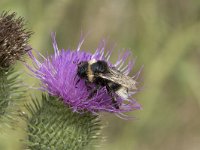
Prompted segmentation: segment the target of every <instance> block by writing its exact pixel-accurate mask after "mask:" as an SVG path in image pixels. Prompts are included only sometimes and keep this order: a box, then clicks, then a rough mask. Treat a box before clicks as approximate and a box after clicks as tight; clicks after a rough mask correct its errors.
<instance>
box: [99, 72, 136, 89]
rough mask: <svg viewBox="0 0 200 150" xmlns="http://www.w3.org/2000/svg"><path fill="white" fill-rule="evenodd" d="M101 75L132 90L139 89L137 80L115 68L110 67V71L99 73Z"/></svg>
mask: <svg viewBox="0 0 200 150" xmlns="http://www.w3.org/2000/svg"><path fill="white" fill-rule="evenodd" d="M99 77H101V78H103V79H107V80H110V81H113V82H115V83H118V84H120V85H122V86H123V87H126V88H128V89H131V90H134V89H137V88H136V85H135V84H136V81H135V80H133V79H132V78H131V77H129V76H126V75H124V74H123V73H121V72H120V71H119V70H117V69H115V68H109V73H105V74H99Z"/></svg>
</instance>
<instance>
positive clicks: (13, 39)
mask: <svg viewBox="0 0 200 150" xmlns="http://www.w3.org/2000/svg"><path fill="white" fill-rule="evenodd" d="M31 34H32V32H31V31H28V30H27V29H26V28H24V19H23V18H22V17H19V18H16V13H11V14H9V13H8V12H2V13H1V15H0V67H1V68H7V67H9V66H10V65H11V64H13V63H14V62H15V61H16V60H20V59H21V58H22V56H23V55H24V54H25V53H27V52H28V51H29V50H30V49H31V48H30V47H29V46H28V44H27V43H28V39H29V38H30V36H31Z"/></svg>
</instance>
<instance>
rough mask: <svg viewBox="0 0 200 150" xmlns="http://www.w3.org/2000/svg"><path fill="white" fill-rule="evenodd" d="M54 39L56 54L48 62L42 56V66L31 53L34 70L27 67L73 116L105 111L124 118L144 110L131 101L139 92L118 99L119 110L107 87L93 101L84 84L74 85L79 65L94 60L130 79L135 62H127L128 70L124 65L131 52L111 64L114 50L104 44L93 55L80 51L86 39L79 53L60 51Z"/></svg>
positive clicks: (76, 51)
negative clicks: (102, 62) (107, 49)
mask: <svg viewBox="0 0 200 150" xmlns="http://www.w3.org/2000/svg"><path fill="white" fill-rule="evenodd" d="M52 39H53V47H54V54H53V55H51V56H49V57H47V58H45V57H44V56H42V55H41V54H39V55H40V56H41V57H42V58H43V59H44V60H43V61H42V62H40V61H39V60H37V59H36V58H35V57H34V56H33V54H32V53H29V54H30V57H31V59H32V61H33V65H34V67H33V68H32V67H30V66H28V67H29V69H30V70H31V71H32V72H33V73H34V75H35V77H37V78H38V79H39V80H40V81H41V89H42V90H44V91H47V92H48V93H49V94H50V95H53V96H56V97H59V98H60V99H61V100H62V101H63V102H64V103H65V104H66V105H68V106H69V107H71V108H72V110H73V111H74V112H84V111H89V112H92V113H97V112H102V111H103V112H111V113H115V114H116V115H118V116H120V117H125V115H124V112H129V111H132V110H135V109H140V108H141V107H140V105H139V104H138V103H137V102H136V101H135V99H134V98H131V96H132V95H133V94H135V93H136V92H137V90H135V91H132V92H130V95H129V98H128V99H122V98H120V97H118V98H117V104H118V105H119V106H120V108H116V107H115V106H114V105H113V103H112V97H111V96H110V95H109V94H108V91H107V89H106V87H102V88H101V89H100V90H98V91H97V93H96V94H95V95H94V96H93V97H92V98H90V99H88V96H89V94H90V91H88V89H87V87H86V85H85V82H84V81H83V80H81V81H80V82H79V84H77V85H76V81H75V77H76V75H77V62H80V61H89V60H91V59H96V60H104V61H106V62H107V63H108V64H109V65H110V66H114V67H116V68H118V69H119V70H120V71H122V72H123V73H124V74H126V75H128V74H129V73H130V72H131V70H132V68H133V66H134V61H130V62H128V64H127V65H126V66H124V65H123V64H124V63H125V62H126V60H127V58H128V56H129V55H130V54H131V52H130V51H126V52H124V53H123V54H122V55H121V56H120V57H119V59H118V60H117V62H116V63H115V64H112V63H111V62H109V58H110V56H111V54H112V50H109V51H107V53H106V51H105V44H104V43H102V44H100V45H99V47H98V48H97V49H96V52H95V53H94V54H92V53H90V52H86V51H84V50H80V49H81V45H82V43H83V41H84V40H83V39H82V40H81V41H80V43H79V45H78V48H77V49H76V50H70V49H68V50H64V49H62V50H59V49H58V46H57V43H56V40H55V35H54V34H52ZM105 53H106V54H105ZM104 54H105V55H104ZM123 66H124V67H123ZM138 75H139V73H138V74H136V75H135V76H133V78H135V79H136V78H137V76H138Z"/></svg>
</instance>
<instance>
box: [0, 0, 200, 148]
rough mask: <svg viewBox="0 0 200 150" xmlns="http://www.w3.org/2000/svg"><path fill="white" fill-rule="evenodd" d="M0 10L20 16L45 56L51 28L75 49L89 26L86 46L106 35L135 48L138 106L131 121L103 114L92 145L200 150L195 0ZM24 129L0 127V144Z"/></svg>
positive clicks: (199, 17)
mask: <svg viewBox="0 0 200 150" xmlns="http://www.w3.org/2000/svg"><path fill="white" fill-rule="evenodd" d="M0 10H1V11H2V10H10V12H13V11H15V12H17V13H18V16H19V15H21V16H23V17H25V19H26V20H27V25H28V27H29V28H30V29H31V30H33V31H34V32H35V33H34V35H33V36H32V38H31V41H30V43H31V45H32V46H33V47H34V48H35V49H37V50H39V51H41V52H42V53H43V54H44V55H45V54H47V51H48V53H52V45H51V39H50V33H51V32H52V31H55V32H56V33H57V41H58V45H59V47H60V48H76V46H77V43H78V41H79V37H80V34H81V32H84V33H87V32H90V35H89V36H88V37H87V39H86V42H85V44H84V45H83V48H84V49H89V50H94V49H95V48H96V46H97V45H98V42H99V41H100V40H101V39H102V38H108V39H109V41H111V42H113V41H114V42H116V43H117V49H119V48H130V49H132V50H133V53H134V55H135V56H137V63H136V67H135V69H134V71H137V69H138V68H139V67H140V66H141V65H143V64H144V66H145V69H144V71H143V73H142V77H143V82H144V90H143V91H142V92H140V93H138V94H137V96H136V98H137V99H138V101H139V103H141V104H142V106H143V110H141V111H135V112H132V113H131V115H134V116H136V117H137V120H135V121H124V120H121V119H119V118H117V117H115V116H113V115H110V114H104V116H103V117H102V118H103V122H104V124H105V127H104V129H103V134H104V135H105V141H104V142H102V144H100V146H99V148H97V149H98V150H199V149H200V117H199V115H200V81H199V79H200V78H199V74H200V65H199V64H200V60H199V58H200V1H199V0H109V1H108V0H101V1H100V0H99V1H97V0H84V1H83V0H76V1H75V0H74V1H72V0H43V1H42V0H0ZM115 55H117V54H116V53H115ZM23 69H24V68H23ZM26 80H30V79H29V77H27V78H26ZM31 82H32V84H33V85H34V83H33V81H31ZM21 126H23V124H22V125H21ZM23 136H24V134H23V132H22V130H20V129H19V130H16V129H15V130H12V131H6V133H1V135H0V145H1V147H0V150H4V149H5V150H7V149H9V150H17V149H21V148H20V146H21V145H20V142H21V141H20V139H23Z"/></svg>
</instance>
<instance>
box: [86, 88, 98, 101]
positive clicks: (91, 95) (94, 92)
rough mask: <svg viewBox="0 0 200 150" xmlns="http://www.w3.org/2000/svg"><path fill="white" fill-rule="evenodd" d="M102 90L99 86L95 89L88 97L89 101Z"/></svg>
mask: <svg viewBox="0 0 200 150" xmlns="http://www.w3.org/2000/svg"><path fill="white" fill-rule="evenodd" d="M99 89H100V86H99V85H97V86H96V87H95V88H93V89H92V90H91V91H90V94H89V96H88V99H91V98H92V97H93V96H94V95H95V94H96V93H97V91H98V90H99Z"/></svg>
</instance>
